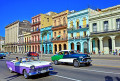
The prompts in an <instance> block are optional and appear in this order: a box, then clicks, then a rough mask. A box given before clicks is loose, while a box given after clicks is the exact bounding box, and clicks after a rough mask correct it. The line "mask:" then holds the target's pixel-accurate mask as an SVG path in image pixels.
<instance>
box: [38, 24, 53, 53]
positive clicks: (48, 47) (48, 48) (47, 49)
mask: <svg viewBox="0 0 120 81" xmlns="http://www.w3.org/2000/svg"><path fill="white" fill-rule="evenodd" d="M51 28H52V26H49V27H45V28H41V41H42V32H43V31H48V33H47V35H46V36H44V37H43V49H42V42H41V44H40V50H42V51H43V53H44V54H52V53H53V43H52V42H51V40H52V36H53V33H52V29H51Z"/></svg>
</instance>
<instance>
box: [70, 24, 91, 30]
mask: <svg viewBox="0 0 120 81" xmlns="http://www.w3.org/2000/svg"><path fill="white" fill-rule="evenodd" d="M88 27H89V25H88V24H87V25H82V26H79V27H74V26H73V27H69V28H68V31H73V30H78V29H82V28H88Z"/></svg>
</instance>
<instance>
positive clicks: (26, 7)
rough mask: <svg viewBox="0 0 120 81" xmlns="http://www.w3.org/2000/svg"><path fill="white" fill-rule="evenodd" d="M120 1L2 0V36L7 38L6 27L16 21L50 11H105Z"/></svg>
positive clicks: (0, 16)
mask: <svg viewBox="0 0 120 81" xmlns="http://www.w3.org/2000/svg"><path fill="white" fill-rule="evenodd" d="M119 4H120V0H0V36H5V26H6V25H8V24H10V23H12V22H14V21H16V20H20V21H22V20H28V21H30V22H31V17H33V16H35V15H37V14H40V13H47V12H49V11H53V12H57V13H59V12H61V11H64V10H67V9H68V10H75V11H79V10H82V9H85V8H88V5H91V6H92V8H100V9H104V8H107V7H112V6H115V5H119Z"/></svg>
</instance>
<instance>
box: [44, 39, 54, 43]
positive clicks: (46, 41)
mask: <svg viewBox="0 0 120 81" xmlns="http://www.w3.org/2000/svg"><path fill="white" fill-rule="evenodd" d="M49 42H52V39H49V40H43V43H49Z"/></svg>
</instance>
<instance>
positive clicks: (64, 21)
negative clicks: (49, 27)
mask: <svg viewBox="0 0 120 81" xmlns="http://www.w3.org/2000/svg"><path fill="white" fill-rule="evenodd" d="M63 24H64V25H65V24H66V19H65V17H64V18H63Z"/></svg>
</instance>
